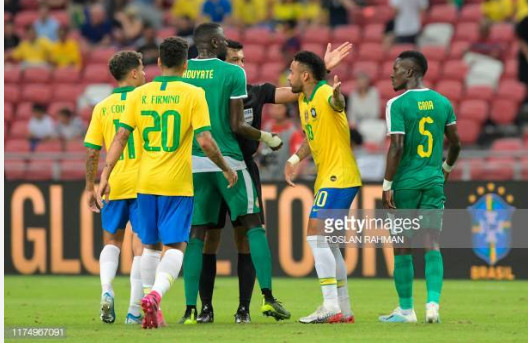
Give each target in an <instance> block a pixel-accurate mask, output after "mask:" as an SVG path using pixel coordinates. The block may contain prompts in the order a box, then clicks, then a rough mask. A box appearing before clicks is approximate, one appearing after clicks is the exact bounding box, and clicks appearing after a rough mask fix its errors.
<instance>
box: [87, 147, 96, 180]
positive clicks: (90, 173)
mask: <svg viewBox="0 0 528 343" xmlns="http://www.w3.org/2000/svg"><path fill="white" fill-rule="evenodd" d="M98 164H99V150H95V149H88V151H87V152H86V189H93V187H94V184H95V178H96V177H97V166H98Z"/></svg>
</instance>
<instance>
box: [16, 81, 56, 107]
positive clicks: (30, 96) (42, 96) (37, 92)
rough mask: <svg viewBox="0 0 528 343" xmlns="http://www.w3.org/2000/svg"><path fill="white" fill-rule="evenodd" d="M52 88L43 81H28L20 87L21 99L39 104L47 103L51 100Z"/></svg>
mask: <svg viewBox="0 0 528 343" xmlns="http://www.w3.org/2000/svg"><path fill="white" fill-rule="evenodd" d="M51 93H52V89H51V87H49V86H48V85H46V84H43V83H30V84H26V85H25V86H24V87H23V88H22V97H21V98H22V100H23V101H31V102H36V103H40V104H48V103H49V102H50V101H51Z"/></svg>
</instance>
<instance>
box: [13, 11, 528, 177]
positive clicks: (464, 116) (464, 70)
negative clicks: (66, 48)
mask: <svg viewBox="0 0 528 343" xmlns="http://www.w3.org/2000/svg"><path fill="white" fill-rule="evenodd" d="M388 2H389V1H388V0H370V1H369V2H368V6H367V7H364V8H362V9H361V10H359V11H356V14H354V18H355V19H357V20H355V21H353V23H354V24H352V25H344V26H339V27H336V28H333V29H330V28H327V27H325V28H323V29H321V28H311V27H310V28H307V29H305V30H304V31H301V35H300V38H301V40H302V48H303V49H307V50H312V51H314V52H316V53H317V54H319V55H323V54H324V51H325V48H326V44H327V43H328V42H332V44H333V47H334V48H335V47H337V45H338V44H341V43H343V42H345V41H350V42H352V43H353V44H354V48H353V52H352V53H351V54H350V56H349V57H347V59H346V60H345V63H343V64H342V65H340V66H339V67H337V68H336V69H335V70H333V72H332V73H331V74H330V75H329V77H330V78H333V76H334V75H338V76H339V78H340V80H341V81H342V87H341V89H342V91H343V93H344V94H345V95H348V94H350V92H351V91H352V89H353V88H354V87H355V80H354V79H355V73H357V72H359V71H363V72H365V73H367V74H369V75H370V76H371V78H372V84H374V85H375V86H376V87H377V89H378V91H379V93H380V98H381V104H380V106H381V107H382V108H383V107H384V106H385V102H386V100H387V99H389V98H392V97H394V96H395V95H397V93H395V92H394V91H393V90H392V85H391V82H390V76H391V73H392V67H393V61H394V58H395V57H396V56H397V55H398V54H399V53H400V52H401V51H403V50H407V49H410V48H415V47H413V46H412V45H406V44H401V45H395V46H393V47H392V48H390V49H388V50H387V51H386V50H385V49H384V47H383V46H382V44H381V42H382V40H383V37H384V30H385V23H386V21H387V20H388V19H390V18H391V16H392V15H393V11H392V9H390V8H389V7H388ZM481 2H482V1H481V0H466V1H464V6H463V7H462V8H461V10H460V11H459V12H457V11H456V10H455V7H454V6H452V5H451V4H448V2H447V1H445V0H430V1H429V3H430V9H429V10H428V12H427V14H426V15H425V16H424V18H423V19H424V21H423V23H424V24H425V26H424V30H423V34H422V36H421V37H420V38H419V44H418V46H419V47H420V50H421V51H422V52H423V53H424V55H425V56H426V57H427V59H428V63H429V70H428V72H427V75H426V76H425V80H424V81H425V83H426V85H427V86H428V87H432V88H433V89H435V90H437V91H439V92H440V93H442V94H444V95H446V96H447V97H448V98H449V100H450V101H451V102H452V104H453V106H454V108H455V109H456V114H457V117H458V119H457V122H458V127H459V133H460V137H461V139H462V142H463V144H464V145H473V144H477V141H478V142H479V143H483V144H484V142H485V141H486V139H485V138H486V137H485V136H483V137H482V138H483V139H482V140H479V136H480V133H481V131H482V128H483V125H484V124H486V125H487V124H489V121H491V122H493V123H494V124H495V125H498V126H499V127H500V126H502V125H512V124H515V123H516V122H515V119H516V117H517V113H518V112H519V106H520V105H521V104H522V102H523V100H524V99H525V96H526V87H525V86H524V85H523V84H521V83H519V82H518V81H517V73H518V66H517V52H518V49H519V47H518V44H517V42H516V40H515V37H514V26H513V25H512V24H511V23H507V22H504V23H496V24H493V25H492V27H491V33H490V39H491V41H494V42H499V43H503V44H504V46H505V53H504V60H503V62H504V65H503V66H500V67H497V66H496V65H495V64H494V65H489V64H486V63H484V64H480V63H478V64H477V65H474V66H472V67H471V68H468V65H466V64H465V63H464V62H462V59H463V56H464V54H465V53H466V52H467V50H468V48H469V46H470V44H471V42H474V41H476V40H477V39H478V37H479V23H480V21H481V19H482V18H483V15H482V9H481ZM38 4H39V2H38V1H37V0H22V1H20V7H21V10H20V11H19V12H18V13H17V14H16V15H14V16H13V19H14V22H15V27H16V28H15V30H16V31H17V32H18V33H19V34H21V35H22V36H23V30H24V26H25V25H26V24H31V23H33V21H34V19H35V18H36V16H37V15H38V12H37V10H38ZM64 8H65V7H64V6H61V7H59V8H58V9H57V10H55V9H54V10H53V11H52V16H54V17H55V18H56V19H57V20H58V21H59V22H60V23H61V24H63V25H64V24H67V23H68V21H69V16H68V13H67V11H66V10H65V9H64ZM9 16H10V14H9V13H7V12H4V17H5V19H9ZM165 16H166V18H169V17H170V13H168V12H167V14H166V15H165ZM224 31H225V33H226V36H227V37H228V38H231V39H235V40H238V41H241V42H243V43H244V46H245V49H244V50H245V54H246V61H247V64H246V66H245V69H246V74H247V78H248V82H249V83H258V82H264V81H269V82H273V83H276V82H277V81H278V79H279V77H280V76H281V73H282V72H284V71H285V67H286V65H287V61H284V56H283V53H282V50H281V44H282V43H283V42H284V41H285V39H286V38H285V35H284V34H283V33H281V32H277V33H273V32H272V31H270V30H269V29H267V28H264V27H250V28H246V29H241V28H233V27H226V28H225V29H224ZM174 34H175V29H174V27H173V26H171V25H168V26H167V27H165V28H162V29H160V30H158V37H160V38H164V37H168V36H172V35H174ZM71 36H72V37H75V39H77V40H78V41H79V43H80V45H81V47H82V50H83V63H84V65H83V66H82V68H79V69H78V68H56V69H53V68H50V69H47V68H35V67H33V68H27V69H25V70H21V68H19V67H18V66H16V65H15V66H13V65H11V64H6V65H5V71H4V86H5V88H4V133H5V137H4V140H5V151H6V152H8V153H12V152H14V153H17V152H20V153H28V154H29V142H28V141H27V124H28V120H29V119H30V118H31V115H32V106H33V103H36V102H38V103H42V104H44V105H47V106H48V113H50V114H51V115H52V116H54V117H56V115H57V112H58V111H59V110H60V109H61V108H63V107H68V108H71V109H73V110H77V113H78V115H79V116H80V118H81V119H82V120H83V121H84V122H85V123H87V122H88V121H89V119H90V117H91V112H92V108H93V105H94V104H95V103H96V102H97V101H99V100H100V99H102V98H103V97H105V96H107V95H108V93H109V89H110V88H111V86H110V85H115V82H114V81H113V79H112V77H111V75H110V73H109V72H108V66H107V63H108V59H109V58H110V56H111V55H112V54H114V53H115V51H116V49H115V48H112V47H110V48H109V47H97V46H96V47H94V48H93V49H92V48H90V49H88V45H87V44H86V43H85V41H84V39H83V37H82V36H81V35H80V33H79V32H78V31H73V32H72V33H71ZM499 64H500V63H499ZM145 72H146V75H147V80H149V81H150V80H152V79H153V77H154V76H156V75H159V73H160V71H159V68H158V67H157V66H156V65H151V66H146V68H145ZM492 74H493V75H492ZM490 75H491V77H490ZM95 84H96V85H95ZM382 113H383V111H382ZM264 115H265V116H266V114H264ZM263 120H264V121H265V120H266V118H263ZM499 131H500V130H499ZM524 142H525V145H523V144H522V143H523V142H522V140H519V139H518V138H512V139H510V140H508V139H503V140H495V142H494V143H492V145H491V151H499V152H501V153H505V154H509V153H519V152H526V151H528V131H527V133H526V134H525V138H524ZM63 148H65V151H67V152H68V153H71V154H72V155H75V154H83V153H84V150H85V148H84V146H83V145H82V142H80V141H79V142H77V141H76V142H69V143H68V144H66V145H65V146H62V144H60V143H59V142H53V143H51V142H46V143H43V144H41V145H39V146H38V147H37V152H38V153H46V154H53V152H54V151H55V152H57V151H62V149H63ZM29 156H30V158H29V162H27V163H26V162H25V161H22V160H15V159H12V160H6V178H7V179H8V180H11V179H13V178H24V177H26V176H28V178H29V179H35V180H36V179H43V180H49V179H52V178H54V177H60V178H62V179H72V180H73V179H82V177H83V172H84V171H83V168H84V167H83V166H82V165H81V164H82V163H80V161H79V160H75V159H74V160H62V161H60V160H56V161H51V160H50V161H38V160H34V159H33V158H32V157H31V156H34V155H29ZM519 156H521V157H520V158H518V159H517V160H511V159H500V158H498V157H492V158H489V159H485V160H481V159H477V160H469V161H467V163H465V162H464V163H465V164H467V166H468V171H467V172H463V171H464V170H463V168H457V169H456V170H455V171H454V172H453V174H452V178H453V179H458V178H462V177H465V178H469V177H471V178H475V179H478V178H479V179H489V178H493V177H495V178H497V179H499V180H503V179H504V180H506V179H508V177H509V178H510V179H511V178H513V177H517V176H519V175H520V176H522V177H524V178H525V179H528V157H523V156H524V155H519ZM484 161H485V162H484ZM501 164H503V165H504V167H503V168H502V169H504V170H501V168H500V166H501ZM519 165H520V169H519ZM8 167H9V168H8ZM514 167H515V168H514ZM61 170H62V171H61ZM470 170H471V173H469V171H470ZM39 171H42V176H36V174H37V173H38V172H39ZM469 174H471V175H469Z"/></svg>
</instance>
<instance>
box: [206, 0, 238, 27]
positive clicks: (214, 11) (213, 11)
mask: <svg viewBox="0 0 528 343" xmlns="http://www.w3.org/2000/svg"><path fill="white" fill-rule="evenodd" d="M231 12H232V7H231V2H230V1H229V0H207V1H205V2H204V4H203V7H202V15H203V16H204V17H208V18H209V19H210V20H211V21H212V22H215V23H221V22H223V21H224V19H226V17H229V16H230V15H231Z"/></svg>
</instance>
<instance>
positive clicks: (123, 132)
mask: <svg viewBox="0 0 528 343" xmlns="http://www.w3.org/2000/svg"><path fill="white" fill-rule="evenodd" d="M129 136H130V131H128V130H127V129H124V128H122V127H121V128H119V130H118V131H117V134H116V135H115V137H114V141H113V142H112V145H111V146H110V149H108V154H107V155H106V161H105V169H108V175H110V173H112V170H113V169H114V167H115V165H116V163H117V161H119V157H120V156H121V154H122V153H123V151H124V150H125V147H126V145H127V142H128V137H129Z"/></svg>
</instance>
